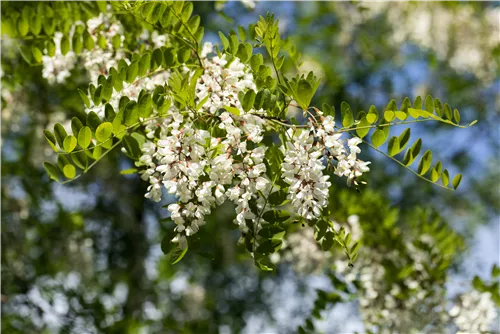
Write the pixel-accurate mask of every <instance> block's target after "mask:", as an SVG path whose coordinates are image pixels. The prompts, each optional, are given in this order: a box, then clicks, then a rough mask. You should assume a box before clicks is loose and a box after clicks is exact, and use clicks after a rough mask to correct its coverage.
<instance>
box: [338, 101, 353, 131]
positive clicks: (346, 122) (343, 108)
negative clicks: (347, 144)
mask: <svg viewBox="0 0 500 334" xmlns="http://www.w3.org/2000/svg"><path fill="white" fill-rule="evenodd" d="M340 113H341V117H342V126H343V127H344V128H350V127H351V126H352V125H353V124H354V116H353V114H352V111H351V106H350V105H349V104H348V103H347V102H345V101H342V103H341V104H340Z"/></svg>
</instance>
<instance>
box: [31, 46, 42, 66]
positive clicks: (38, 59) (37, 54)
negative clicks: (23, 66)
mask: <svg viewBox="0 0 500 334" xmlns="http://www.w3.org/2000/svg"><path fill="white" fill-rule="evenodd" d="M31 54H32V55H33V59H35V61H36V62H37V63H41V62H42V57H43V54H42V51H40V49H39V48H37V47H36V46H34V45H33V46H32V47H31Z"/></svg>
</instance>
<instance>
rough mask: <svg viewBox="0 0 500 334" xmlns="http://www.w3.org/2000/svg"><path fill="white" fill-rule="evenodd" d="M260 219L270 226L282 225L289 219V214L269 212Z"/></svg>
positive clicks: (285, 212) (278, 211)
mask: <svg viewBox="0 0 500 334" xmlns="http://www.w3.org/2000/svg"><path fill="white" fill-rule="evenodd" d="M262 218H263V219H264V220H265V221H267V222H269V223H271V224H276V223H282V222H284V221H286V220H287V219H288V218H290V213H289V212H287V211H284V210H269V211H267V212H266V213H264V214H263V215H262Z"/></svg>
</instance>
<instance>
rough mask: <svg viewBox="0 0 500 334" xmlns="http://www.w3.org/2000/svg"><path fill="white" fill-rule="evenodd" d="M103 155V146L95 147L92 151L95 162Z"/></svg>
mask: <svg viewBox="0 0 500 334" xmlns="http://www.w3.org/2000/svg"><path fill="white" fill-rule="evenodd" d="M101 155H102V146H95V147H94V149H93V150H92V158H93V159H94V160H99V159H100V158H101Z"/></svg>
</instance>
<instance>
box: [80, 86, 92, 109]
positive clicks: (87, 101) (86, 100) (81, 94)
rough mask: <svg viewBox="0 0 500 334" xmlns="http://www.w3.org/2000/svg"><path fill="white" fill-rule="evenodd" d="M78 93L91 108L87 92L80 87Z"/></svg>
mask: <svg viewBox="0 0 500 334" xmlns="http://www.w3.org/2000/svg"><path fill="white" fill-rule="evenodd" d="M78 95H80V98H81V99H82V101H83V103H84V104H85V106H86V107H87V108H90V100H89V97H88V96H87V94H85V93H84V92H83V91H82V90H81V89H78Z"/></svg>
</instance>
